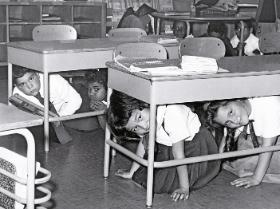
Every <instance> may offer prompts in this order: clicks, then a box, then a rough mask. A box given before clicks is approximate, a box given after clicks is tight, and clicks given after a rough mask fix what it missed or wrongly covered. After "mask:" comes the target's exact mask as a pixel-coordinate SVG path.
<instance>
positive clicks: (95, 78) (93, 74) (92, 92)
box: [86, 69, 107, 101]
mask: <svg viewBox="0 0 280 209" xmlns="http://www.w3.org/2000/svg"><path fill="white" fill-rule="evenodd" d="M86 78H87V82H88V96H89V98H90V99H92V100H95V101H103V100H106V97H107V70H106V69H98V70H94V71H90V72H87V73H86Z"/></svg>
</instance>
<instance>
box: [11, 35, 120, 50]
mask: <svg viewBox="0 0 280 209" xmlns="http://www.w3.org/2000/svg"><path fill="white" fill-rule="evenodd" d="M121 43H123V41H116V40H109V39H108V38H92V39H77V40H66V41H36V42H35V41H21V42H10V43H8V44H7V46H8V47H12V48H17V49H23V50H28V51H31V52H36V53H42V54H56V53H65V52H68V53H69V52H73V53H78V52H92V51H105V50H113V49H114V48H115V47H116V46H117V45H118V44H121Z"/></svg>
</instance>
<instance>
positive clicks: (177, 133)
mask: <svg viewBox="0 0 280 209" xmlns="http://www.w3.org/2000/svg"><path fill="white" fill-rule="evenodd" d="M149 113H150V112H149V105H148V104H146V103H144V102H142V101H140V100H137V99H135V98H132V97H130V96H128V95H126V94H123V93H121V92H118V91H113V93H112V95H111V97H110V106H109V109H108V124H109V126H110V128H111V130H112V132H113V133H114V134H115V135H117V136H121V137H138V138H140V142H139V144H138V147H137V151H136V153H137V155H139V156H140V157H144V158H145V159H147V154H148V153H147V146H145V145H146V144H148V143H147V137H146V135H147V134H148V132H149V127H150V126H149ZM156 123H157V126H156V149H155V161H166V160H173V159H175V160H178V159H184V158H187V157H194V156H200V155H208V154H214V153H217V152H218V148H217V145H216V143H215V141H214V138H213V136H212V135H211V133H210V132H209V131H208V130H207V129H206V128H204V127H202V126H201V123H200V121H199V119H198V116H197V115H196V114H195V113H193V112H192V111H191V109H190V108H189V107H187V106H186V105H181V104H174V105H161V106H159V107H158V108H157V117H156ZM219 169H220V161H209V162H208V161H205V162H201V163H193V164H188V165H179V166H174V167H168V168H160V169H155V170H154V185H153V188H154V192H155V193H171V198H172V200H174V201H178V200H184V199H188V198H189V192H190V191H191V190H195V189H199V188H201V187H203V186H205V185H206V184H207V183H208V182H210V181H211V180H212V179H213V178H214V177H215V176H216V175H217V174H218V172H219ZM116 175H118V176H120V177H122V178H126V179H131V178H132V179H133V180H134V181H135V182H136V183H137V184H140V185H141V186H144V187H146V186H147V185H146V182H147V168H146V167H143V166H141V165H139V164H138V163H136V162H133V164H132V166H131V168H130V170H129V171H126V170H123V169H120V170H118V171H117V173H116Z"/></svg>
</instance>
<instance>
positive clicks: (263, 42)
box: [259, 32, 280, 54]
mask: <svg viewBox="0 0 280 209" xmlns="http://www.w3.org/2000/svg"><path fill="white" fill-rule="evenodd" d="M259 46H260V50H261V52H262V53H264V54H274V53H280V32H270V33H265V34H263V35H262V36H261V37H260V41H259Z"/></svg>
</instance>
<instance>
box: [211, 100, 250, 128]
mask: <svg viewBox="0 0 280 209" xmlns="http://www.w3.org/2000/svg"><path fill="white" fill-rule="evenodd" d="M237 100H246V98H240V99H227V100H216V101H212V102H210V103H209V105H208V106H207V110H206V114H207V118H206V122H207V124H208V125H209V126H212V127H215V128H218V127H220V126H221V125H220V124H217V123H216V122H215V121H214V119H215V118H216V116H217V111H218V109H219V108H220V107H223V106H226V105H227V104H228V103H229V102H233V101H237Z"/></svg>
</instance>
